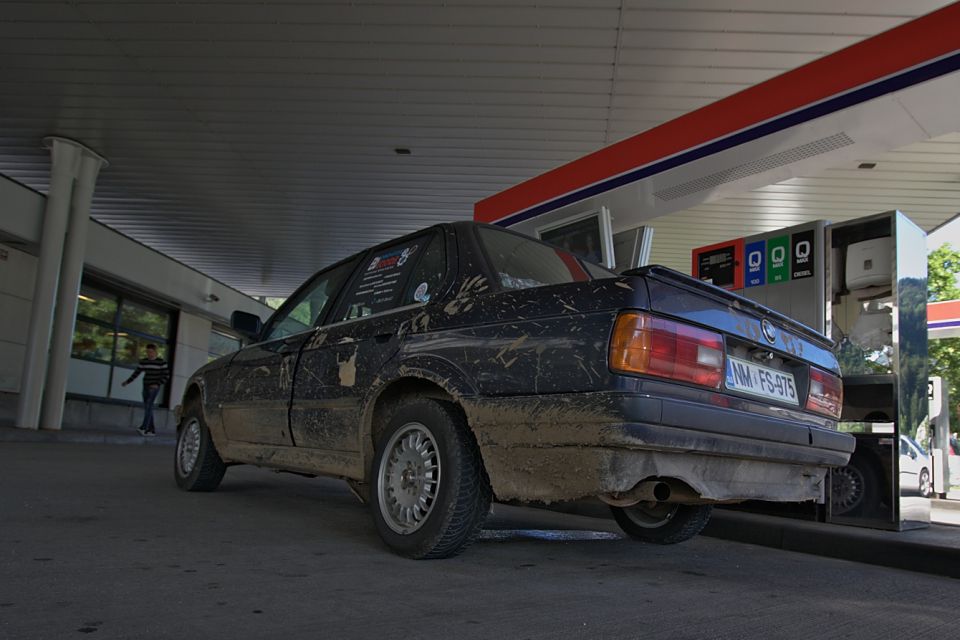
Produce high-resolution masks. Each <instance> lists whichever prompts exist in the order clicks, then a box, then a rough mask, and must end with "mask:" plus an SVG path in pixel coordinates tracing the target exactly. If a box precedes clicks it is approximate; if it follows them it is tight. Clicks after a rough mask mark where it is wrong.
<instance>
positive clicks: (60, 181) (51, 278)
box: [16, 138, 80, 429]
mask: <svg viewBox="0 0 960 640" xmlns="http://www.w3.org/2000/svg"><path fill="white" fill-rule="evenodd" d="M44 144H45V145H47V146H49V148H50V156H51V162H50V189H49V190H48V192H47V205H46V208H45V209H44V214H43V232H42V234H41V236H40V256H39V260H38V263H37V280H36V284H35V285H34V292H33V304H32V305H31V308H30V328H29V329H28V332H27V344H26V349H25V352H24V356H23V373H22V375H21V376H20V395H19V397H18V398H17V422H16V426H18V427H21V428H24V429H37V428H38V427H39V423H40V398H41V395H42V393H43V381H44V377H45V374H46V365H47V350H48V349H49V347H50V331H51V327H52V325H53V304H54V300H55V299H56V297H57V281H58V279H59V276H60V260H61V258H62V256H63V242H64V235H65V234H66V231H67V216H68V214H69V210H70V196H71V193H72V192H73V180H74V178H75V177H76V175H77V169H78V168H79V164H80V147H79V146H77V144H76V143H74V142H72V141H70V140H62V139H60V138H45V139H44Z"/></svg>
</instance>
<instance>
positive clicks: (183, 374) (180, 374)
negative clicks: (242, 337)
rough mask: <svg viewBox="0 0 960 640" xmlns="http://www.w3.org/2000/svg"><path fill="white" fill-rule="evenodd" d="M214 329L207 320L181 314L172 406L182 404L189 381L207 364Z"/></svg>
mask: <svg viewBox="0 0 960 640" xmlns="http://www.w3.org/2000/svg"><path fill="white" fill-rule="evenodd" d="M212 328H213V323H212V322H210V320H208V319H207V318H203V317H201V316H196V315H193V314H189V313H186V312H180V320H179V322H178V324H177V336H176V347H175V348H174V361H173V368H172V371H171V376H170V404H171V405H176V404H179V403H180V398H181V397H183V390H184V387H185V386H186V383H187V380H188V379H189V378H190V376H191V375H193V372H194V371H196V370H197V369H199V368H200V367H202V366H203V365H205V364H207V360H208V359H209V353H210V351H209V349H210V330H211V329H212Z"/></svg>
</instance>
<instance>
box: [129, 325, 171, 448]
mask: <svg viewBox="0 0 960 640" xmlns="http://www.w3.org/2000/svg"><path fill="white" fill-rule="evenodd" d="M141 373H142V374H143V424H142V425H140V428H139V429H137V431H139V432H140V435H143V436H155V435H157V431H156V429H155V428H154V425H153V403H154V402H155V401H156V399H157V396H158V395H159V394H160V388H161V387H162V386H163V385H165V384H166V383H167V378H168V377H169V375H168V370H167V363H166V361H165V360H164V359H163V358H161V357H159V356H158V355H157V345H155V344H148V345H147V357H146V358H144V359H143V360H141V361H140V364H139V365H138V366H137V368H136V369H135V370H134V371H133V373H131V374H130V377H129V378H127V379H126V380H124V381H123V383H122V384H121V386H124V387H125V386H127V385H128V384H130V383H131V382H133V381H134V380H136V379H137V376H139V375H140V374H141Z"/></svg>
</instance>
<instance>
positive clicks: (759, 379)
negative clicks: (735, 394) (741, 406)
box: [726, 356, 800, 406]
mask: <svg viewBox="0 0 960 640" xmlns="http://www.w3.org/2000/svg"><path fill="white" fill-rule="evenodd" d="M726 386H727V389H730V390H733V391H739V392H740V393H749V394H750V395H754V396H760V397H762V398H769V399H771V400H778V401H780V402H786V403H788V404H793V405H798V406H799V404H800V399H799V398H798V397H797V385H796V383H794V380H793V374H792V373H784V372H783V371H777V370H776V369H771V368H770V367H764V366H762V365H759V364H757V363H755V362H748V361H747V360H740V359H739V358H731V357H729V356H727V380H726Z"/></svg>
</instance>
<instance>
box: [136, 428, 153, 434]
mask: <svg viewBox="0 0 960 640" xmlns="http://www.w3.org/2000/svg"><path fill="white" fill-rule="evenodd" d="M137 433H139V434H140V435H142V436H148V435H150V432H149V431H147V430H146V429H144V428H143V427H137Z"/></svg>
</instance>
